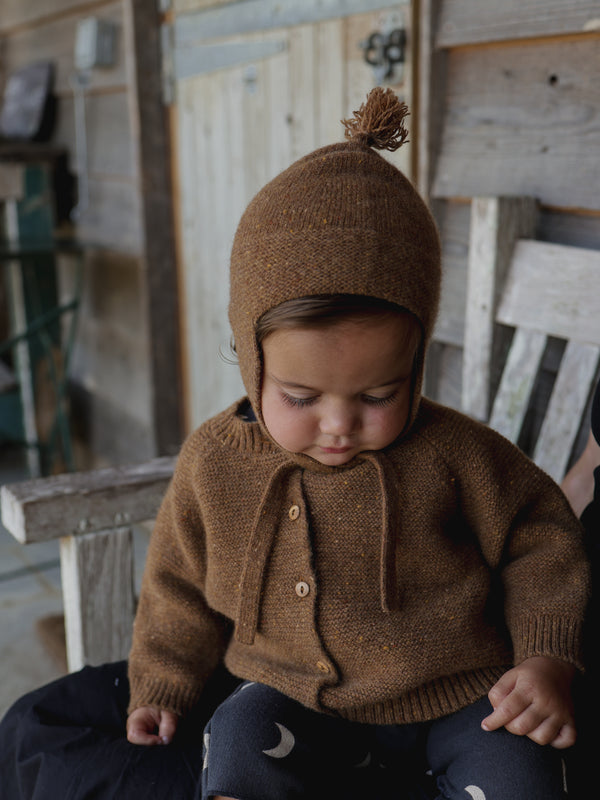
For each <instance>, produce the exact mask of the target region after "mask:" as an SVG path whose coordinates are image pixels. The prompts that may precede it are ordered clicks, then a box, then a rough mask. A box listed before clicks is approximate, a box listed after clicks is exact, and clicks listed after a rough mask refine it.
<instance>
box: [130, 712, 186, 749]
mask: <svg viewBox="0 0 600 800" xmlns="http://www.w3.org/2000/svg"><path fill="white" fill-rule="evenodd" d="M178 721H179V717H178V716H177V714H174V713H173V712H172V711H164V710H163V709H160V708H156V707H154V706H142V707H141V708H136V709H135V710H134V711H132V712H131V714H130V715H129V716H128V717H127V738H128V740H129V741H130V742H131V743H132V744H146V745H148V744H169V743H170V742H171V741H172V739H173V736H174V735H175V731H176V729H177V723H178Z"/></svg>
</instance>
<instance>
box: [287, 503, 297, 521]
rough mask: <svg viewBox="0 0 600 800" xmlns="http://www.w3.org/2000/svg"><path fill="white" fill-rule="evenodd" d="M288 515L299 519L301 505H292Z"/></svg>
mask: <svg viewBox="0 0 600 800" xmlns="http://www.w3.org/2000/svg"><path fill="white" fill-rule="evenodd" d="M288 515H289V518H290V519H298V517H299V516H300V506H296V505H293V506H290V510H289V511H288Z"/></svg>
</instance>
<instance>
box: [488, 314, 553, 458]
mask: <svg viewBox="0 0 600 800" xmlns="http://www.w3.org/2000/svg"><path fill="white" fill-rule="evenodd" d="M545 346H546V336H545V334H543V333H539V332H537V331H527V330H524V329H523V328H517V330H516V331H515V335H514V337H513V340H512V343H511V346H510V350H509V353H508V357H507V360H506V365H505V367H504V371H503V373H502V378H501V380H500V386H499V387H498V391H497V393H496V398H495V400H494V405H493V408H492V413H491V416H490V421H489V424H490V426H491V427H492V428H494V429H495V430H497V431H498V433H501V434H502V435H503V436H506V438H507V439H510V441H511V442H516V441H517V439H518V438H519V433H520V432H521V427H522V425H523V420H524V418H525V413H526V411H527V406H528V405H529V398H530V396H531V392H532V390H533V384H534V382H535V377H536V375H537V372H538V369H539V365H540V362H541V360H542V356H543V354H544V348H545Z"/></svg>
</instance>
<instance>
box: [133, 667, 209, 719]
mask: <svg viewBox="0 0 600 800" xmlns="http://www.w3.org/2000/svg"><path fill="white" fill-rule="evenodd" d="M129 684H130V701H129V708H128V710H127V713H128V714H131V712H132V711H134V710H135V709H136V708H140V707H141V706H156V707H157V708H161V709H164V710H165V711H172V712H173V713H174V714H178V715H179V716H183V715H184V714H186V713H187V712H188V711H189V710H190V708H192V706H193V705H195V704H196V703H197V702H198V700H199V699H200V695H201V694H202V689H203V686H202V685H201V686H194V688H190V687H189V685H187V684H186V685H177V684H173V683H170V682H169V681H167V680H165V679H164V678H148V677H144V676H141V677H136V676H132V675H130V676H129Z"/></svg>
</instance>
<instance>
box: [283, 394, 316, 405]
mask: <svg viewBox="0 0 600 800" xmlns="http://www.w3.org/2000/svg"><path fill="white" fill-rule="evenodd" d="M281 399H282V400H283V402H284V403H285V404H286V405H288V406H292V408H306V406H310V405H312V404H313V403H314V402H315V401H316V399H317V398H316V396H313V397H294V396H293V395H291V394H286V393H285V392H283V393H282V395H281Z"/></svg>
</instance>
